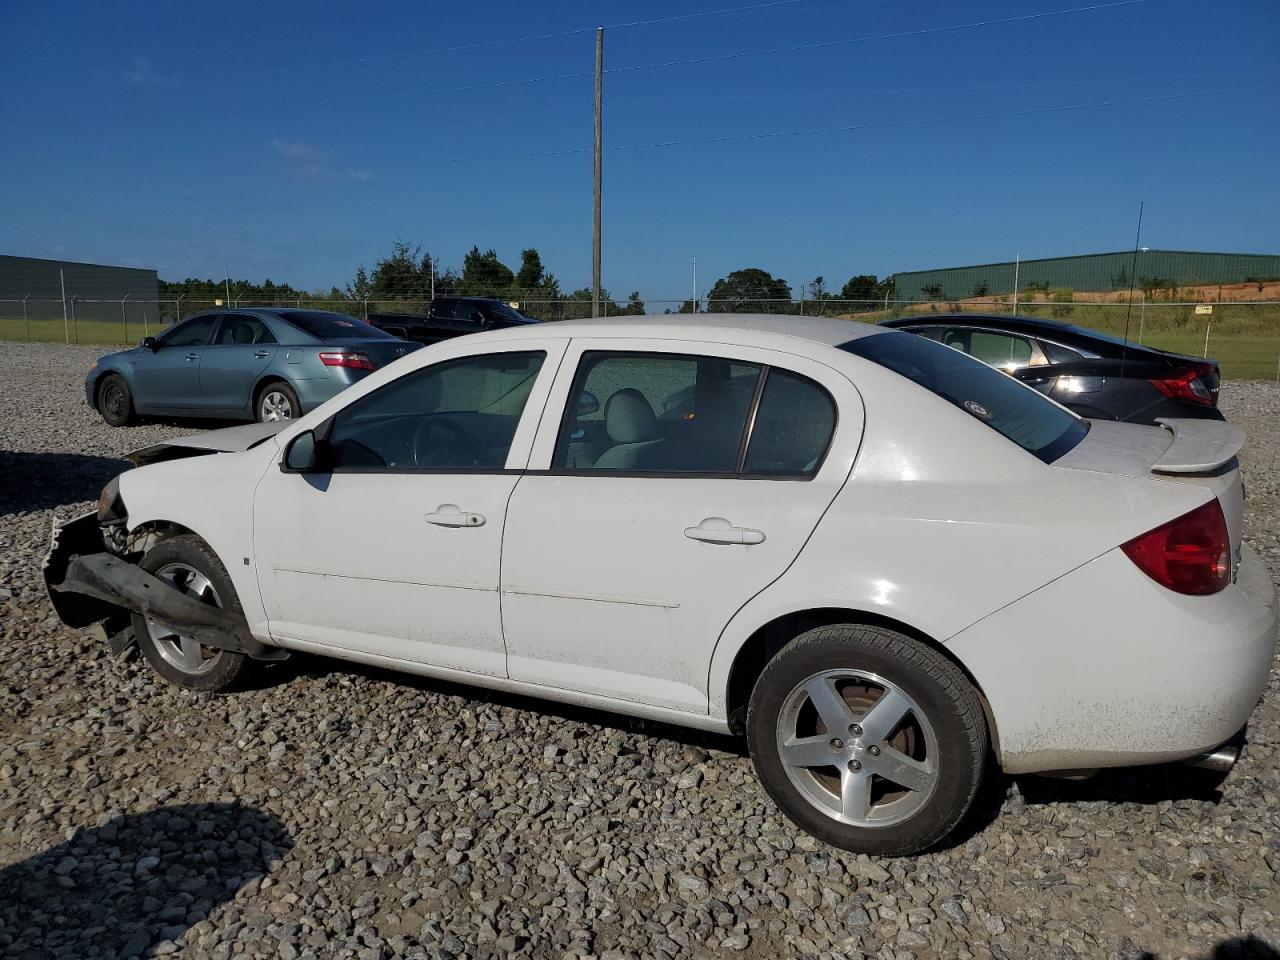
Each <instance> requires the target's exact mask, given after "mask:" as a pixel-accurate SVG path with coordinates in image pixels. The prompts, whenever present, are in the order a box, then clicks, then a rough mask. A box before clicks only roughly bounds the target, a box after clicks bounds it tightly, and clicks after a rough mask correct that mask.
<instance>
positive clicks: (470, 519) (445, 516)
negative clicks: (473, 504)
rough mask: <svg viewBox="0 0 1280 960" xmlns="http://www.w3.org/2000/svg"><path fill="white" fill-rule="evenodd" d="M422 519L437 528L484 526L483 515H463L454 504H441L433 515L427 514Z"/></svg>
mask: <svg viewBox="0 0 1280 960" xmlns="http://www.w3.org/2000/svg"><path fill="white" fill-rule="evenodd" d="M423 519H424V520H426V521H427V523H434V524H435V525H436V526H437V527H483V526H484V514H482V513H465V512H464V511H462V510H459V509H458V505H457V504H456V503H442V504H440V506H438V507H436V510H435V513H428V514H427V515H426V516H425V517H423Z"/></svg>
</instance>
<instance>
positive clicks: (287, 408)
mask: <svg viewBox="0 0 1280 960" xmlns="http://www.w3.org/2000/svg"><path fill="white" fill-rule="evenodd" d="M253 409H254V414H255V416H256V417H257V419H258V421H259V422H260V423H270V422H274V421H276V420H295V419H297V418H298V417H300V416H302V404H300V403H299V402H298V395H297V394H296V393H295V392H294V390H293V387H291V386H289V385H288V384H287V383H285V382H284V381H283V380H274V381H272V382H271V383H268V384H267V385H266V386H264V387H263V388H262V389H261V390H259V391H258V399H257V400H256V401H254V404H253Z"/></svg>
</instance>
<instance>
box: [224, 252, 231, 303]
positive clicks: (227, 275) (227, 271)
mask: <svg viewBox="0 0 1280 960" xmlns="http://www.w3.org/2000/svg"><path fill="white" fill-rule="evenodd" d="M222 276H223V278H224V279H225V280H226V281H227V299H226V300H224V301H223V302H224V303H225V304H226V305H227V306H228V307H229V306H231V268H230V267H229V266H227V265H226V264H225V263H224V264H223V265H222Z"/></svg>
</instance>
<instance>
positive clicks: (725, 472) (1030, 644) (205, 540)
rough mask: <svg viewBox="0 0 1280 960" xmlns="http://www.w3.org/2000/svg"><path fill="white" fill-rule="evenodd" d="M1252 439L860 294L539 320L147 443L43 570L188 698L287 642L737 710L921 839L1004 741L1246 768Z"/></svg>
mask: <svg viewBox="0 0 1280 960" xmlns="http://www.w3.org/2000/svg"><path fill="white" fill-rule="evenodd" d="M1242 442H1243V435H1242V434H1241V432H1240V431H1239V430H1238V429H1237V428H1235V427H1234V426H1232V425H1230V424H1226V423H1220V422H1215V421H1206V420H1194V421H1192V420H1187V421H1167V422H1166V423H1165V424H1164V425H1163V426H1154V427H1153V426H1138V425H1132V424H1123V423H1108V422H1092V423H1091V422H1089V421H1086V420H1082V419H1080V418H1079V417H1077V416H1075V415H1074V414H1072V413H1071V412H1069V411H1067V410H1066V409H1064V408H1062V407H1060V406H1058V405H1057V404H1056V403H1054V402H1053V401H1051V400H1048V399H1046V398H1045V397H1043V396H1041V395H1040V394H1038V393H1036V392H1035V391H1034V390H1031V389H1029V388H1027V387H1025V386H1023V385H1022V384H1020V383H1018V382H1016V381H1014V380H1012V379H1011V378H1009V377H1006V376H1005V375H1004V374H1002V373H999V372H997V371H995V370H992V369H991V368H989V367H987V366H985V365H984V364H982V363H980V362H978V361H976V360H973V359H971V358H969V357H966V356H964V355H962V354H960V353H958V352H956V351H954V350H951V349H948V348H947V347H944V346H941V345H940V344H937V343H933V342H931V341H929V340H926V339H923V338H920V337H915V336H912V335H910V334H907V333H901V332H896V331H890V330H885V329H883V328H875V327H869V326H864V325H862V324H857V323H849V322H847V321H839V320H816V319H804V318H796V317H756V316H715V315H712V316H706V317H697V318H693V319H690V318H681V319H680V320H678V321H667V320H663V319H662V318H657V317H641V318H634V319H628V320H609V321H605V322H581V323H561V324H554V325H539V326H536V327H529V328H515V329H510V330H503V331H499V332H494V333H483V334H476V335H474V336H469V337H466V338H464V339H461V340H454V341H450V342H447V343H443V344H439V345H437V346H434V347H431V348H429V349H425V350H422V351H420V352H417V353H415V354H412V355H411V356H408V357H405V358H404V359H402V360H399V361H397V362H395V363H393V364H391V365H390V366H388V367H386V368H384V369H381V370H378V371H376V372H374V373H373V374H371V375H370V376H369V377H367V378H366V379H364V380H363V381H361V382H360V383H358V384H356V385H354V386H353V387H351V388H350V389H348V390H346V391H345V392H343V393H342V394H340V395H338V396H337V397H335V398H334V399H332V400H330V401H328V402H327V403H325V404H324V405H323V406H321V407H319V408H318V409H316V410H314V411H312V412H311V413H309V414H307V415H306V416H304V417H302V418H301V419H300V420H296V421H293V422H290V423H286V424H263V425H256V426H249V427H236V428H232V429H230V430H223V431H216V432H213V433H207V434H203V435H201V436H198V437H192V438H187V439H185V440H179V441H174V442H172V443H170V444H162V445H160V446H158V447H153V448H150V449H149V450H146V451H142V452H141V454H140V455H139V456H138V458H137V459H138V461H139V462H141V463H142V464H143V465H142V466H139V467H138V468H137V469H134V470H130V471H128V472H126V473H124V474H123V475H121V476H120V477H118V478H117V479H116V480H113V481H112V482H111V483H110V484H109V485H108V486H107V488H106V489H105V490H103V493H102V498H101V501H100V503H99V507H98V511H97V514H96V515H91V516H86V517H83V518H81V519H79V520H75V521H72V522H71V523H69V524H66V525H64V526H62V527H61V528H60V529H58V530H56V531H55V538H54V547H53V549H52V551H51V553H50V556H49V559H48V562H47V565H46V579H47V581H48V583H49V586H50V596H51V598H52V601H53V604H54V606H55V608H56V609H57V611H58V613H59V615H60V616H61V617H62V619H63V620H64V621H65V622H66V623H68V624H70V625H72V626H76V627H83V628H91V627H93V625H95V624H100V625H101V626H100V629H101V630H103V631H104V632H105V634H106V635H107V637H108V639H109V641H110V642H111V643H112V644H113V646H114V647H115V648H116V649H117V650H120V649H124V648H125V647H126V646H128V645H129V644H130V643H132V642H134V641H135V640H136V643H137V644H138V646H139V647H140V648H141V651H142V653H143V654H144V655H145V656H146V658H147V659H148V660H149V661H150V663H151V664H152V666H154V668H155V669H156V671H157V672H158V673H159V674H161V675H162V676H163V677H164V678H165V679H167V680H169V681H171V682H173V683H177V684H180V685H182V686H185V687H189V688H192V689H196V690H206V691H214V690H222V689H226V688H228V687H231V686H232V685H233V684H234V683H235V682H236V681H237V679H238V678H240V677H241V675H242V674H243V672H244V671H245V670H246V669H248V668H251V667H252V666H253V664H254V662H255V661H258V660H271V659H276V658H279V657H283V656H286V655H287V652H288V651H292V650H297V651H306V652H309V653H316V654H323V655H328V656H334V657H342V658H347V659H350V660H357V661H361V662H364V663H370V664H377V665H381V666H386V667H392V668H395V669H400V670H405V671H409V672H414V673H421V674H427V675H431V676H438V677H445V678H449V679H453V680H462V681H466V682H470V683H474V684H477V685H480V686H485V687H492V688H498V689H503V690H513V691H518V692H520V693H525V694H534V695H538V696H543V697H547V698H552V699H557V700H563V701H568V702H572V703H577V704H584V705H589V706H593V707H598V708H602V709H607V710H613V711H617V712H621V713H627V714H632V715H635V716H640V717H648V718H653V719H657V720H664V721H669V722H673V723H677V724H685V725H688V726H692V727H698V728H701V729H705V730H714V731H725V732H735V733H740V734H745V735H746V737H747V739H748V742H749V745H750V749H751V754H752V757H753V759H754V762H755V765H756V768H757V770H758V771H759V775H760V779H761V781H762V783H763V784H764V787H765V789H766V790H767V791H768V792H769V794H770V795H771V796H772V797H773V798H774V800H776V802H777V803H778V805H779V806H780V807H781V808H782V809H783V810H784V811H785V812H786V814H787V815H788V816H790V817H791V818H792V819H793V820H794V821H795V822H796V823H797V824H799V825H800V826H802V827H803V828H804V829H806V830H808V831H810V832H811V833H813V834H814V835H816V836H818V837H820V838H822V839H824V840H826V841H829V842H831V843H833V844H837V845H839V846H841V847H845V848H847V849H850V850H857V851H866V852H871V853H880V854H904V853H910V852H913V851H918V850H921V849H924V848H926V847H929V846H931V845H933V844H935V843H938V842H939V841H941V840H942V839H943V838H945V837H946V836H947V835H948V834H949V833H950V832H951V831H952V830H953V829H954V828H955V827H956V825H957V824H958V823H959V821H960V820H961V818H962V817H963V816H964V814H965V812H966V810H967V809H968V808H969V806H970V804H971V802H972V800H973V797H974V795H975V793H976V791H977V789H978V785H979V783H980V781H981V779H982V777H983V775H984V771H986V770H987V769H988V768H989V767H990V766H991V765H992V764H998V765H999V766H1000V767H1002V768H1003V769H1004V770H1006V771H1009V772H1012V773H1024V772H1046V771H1061V770H1068V769H1070V770H1081V769H1090V768H1098V767H1113V766H1124V765H1133V764H1150V763H1160V762H1165V761H1172V760H1182V759H1188V758H1190V759H1192V760H1193V761H1195V762H1200V763H1207V764H1216V765H1218V766H1219V767H1229V765H1230V763H1231V762H1232V761H1233V759H1234V756H1235V749H1236V748H1235V747H1234V746H1233V745H1230V742H1231V741H1232V740H1233V738H1236V737H1237V735H1238V733H1239V732H1240V731H1241V729H1242V728H1243V726H1244V724H1245V722H1246V720H1247V719H1248V717H1249V714H1250V712H1251V711H1252V710H1253V708H1254V706H1255V704H1256V703H1257V701H1258V698H1259V696H1260V695H1261V693H1262V690H1263V687H1264V686H1265V684H1266V681H1267V676H1268V671H1269V669H1270V667H1271V663H1272V657H1273V653H1274V644H1275V629H1276V611H1275V602H1274V593H1273V588H1272V583H1271V578H1270V576H1269V574H1268V572H1267V570H1266V569H1265V568H1264V566H1263V565H1262V563H1261V562H1260V561H1259V560H1258V558H1257V557H1256V556H1255V554H1254V553H1253V552H1252V551H1251V550H1250V549H1249V548H1248V547H1247V546H1246V545H1244V544H1243V542H1242V539H1241V513H1242V509H1243V491H1242V486H1241V481H1240V475H1239V470H1238V465H1237V462H1236V459H1235V455H1236V452H1237V450H1238V449H1239V448H1240V446H1241V444H1242ZM1224 745H1225V746H1224ZM1220 748H1221V749H1220Z"/></svg>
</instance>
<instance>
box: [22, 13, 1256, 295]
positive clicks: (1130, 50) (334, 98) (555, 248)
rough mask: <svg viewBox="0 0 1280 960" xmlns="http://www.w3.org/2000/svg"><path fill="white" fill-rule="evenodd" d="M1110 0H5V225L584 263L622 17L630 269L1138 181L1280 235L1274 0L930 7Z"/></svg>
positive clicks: (1193, 211) (281, 263)
mask: <svg viewBox="0 0 1280 960" xmlns="http://www.w3.org/2000/svg"><path fill="white" fill-rule="evenodd" d="M1099 2H1100V3H1106V2H1107V0H1099ZM1087 5H1090V4H1089V3H1088V2H1087V0H1056V2H1055V0H992V2H980V3H979V2H974V3H956V2H945V0H873V2H867V0H861V2H860V0H795V2H782V3H773V4H769V5H763V4H761V3H758V2H756V3H753V2H751V0H694V2H691V3H685V4H681V3H676V2H671V0H661V2H651V3H646V4H644V5H639V4H622V3H614V2H597V3H586V2H565V3H540V4H531V3H527V2H525V3H516V2H501V3H482V2H472V3H469V4H442V3H422V2H417V3H415V2H382V3H379V2H374V3H364V4H353V3H339V2H335V0H317V2H312V3H308V4H284V3H272V2H269V0H265V2H264V0H258V2H255V3H246V2H240V0H226V2H221V3H218V4H201V5H196V4H188V3H172V2H170V3H159V2H156V3H140V2H128V0H113V2H111V3H100V2H93V3H90V2H79V3H72V2H58V0H42V2H31V0H6V2H5V3H4V4H3V5H0V75H2V76H3V83H2V85H0V130H3V131H4V149H3V150H0V252H3V253H10V254H20V255H27V256H39V257H54V258H67V259H76V260H90V261H97V262H106V263H120V264H128V265H137V266H148V267H155V268H157V269H158V270H159V271H160V275H161V276H162V277H165V278H167V279H181V278H182V277H185V276H188V275H196V276H221V273H222V270H223V267H224V264H225V265H227V266H229V268H230V271H231V274H232V276H233V277H247V278H250V279H255V280H260V279H262V278H264V277H268V276H269V277H270V278H271V279H273V280H276V281H278V282H290V283H293V284H295V285H299V286H305V287H307V288H316V287H324V288H327V287H328V286H330V285H332V284H337V285H342V284H344V283H345V282H346V281H347V280H349V279H350V277H351V275H352V274H353V272H354V270H355V268H356V267H357V266H358V265H359V264H361V263H364V264H367V265H372V263H373V262H374V261H375V260H376V259H377V258H378V257H379V256H380V255H381V254H383V253H385V252H386V251H387V250H388V249H389V248H390V246H391V243H392V241H393V240H394V239H395V238H396V237H402V238H405V239H407V240H413V241H419V242H421V243H423V244H424V246H425V247H426V248H428V249H429V250H431V251H432V252H433V253H434V254H435V255H436V256H437V257H439V258H440V259H441V260H442V261H443V262H444V263H446V264H452V265H459V264H460V263H461V261H462V256H463V254H464V253H465V252H466V251H467V250H468V249H469V248H470V247H471V245H472V244H479V245H480V247H481V248H482V249H483V248H486V247H490V246H492V247H494V248H495V249H496V250H497V251H498V253H499V255H500V256H501V257H502V258H503V259H504V260H506V261H507V262H508V263H512V264H515V263H517V262H518V260H519V254H520V250H521V249H522V248H523V247H526V246H535V247H537V248H538V249H539V251H540V252H541V253H542V257H543V261H544V263H545V264H546V265H547V267H548V269H550V270H551V271H552V272H554V273H555V274H556V275H557V277H558V278H559V279H560V281H561V285H562V286H563V287H564V288H565V289H566V290H568V289H572V288H576V287H581V286H586V285H588V284H589V283H590V275H591V274H590V271H591V143H592V115H591V100H592V80H591V77H590V72H591V70H592V67H593V57H594V37H593V31H592V30H591V28H593V27H594V26H595V25H596V24H597V23H603V24H605V25H610V26H608V29H607V30H606V38H605V66H606V70H608V71H613V72H609V73H607V74H606V77H605V144H606V147H607V148H609V152H608V153H606V155H605V161H604V162H605V174H604V176H605V182H604V282H605V285H606V286H607V287H608V288H609V289H610V290H611V291H612V292H613V294H614V295H615V296H616V297H621V296H625V294H626V293H627V292H629V291H631V290H639V291H641V293H642V295H643V296H645V297H646V298H649V299H653V300H656V299H658V298H680V297H686V296H688V293H689V289H690V265H691V259H692V258H693V257H694V256H696V257H697V258H698V272H699V286H700V287H701V288H702V291H703V292H705V290H706V289H707V287H709V286H710V284H711V283H712V282H713V281H714V280H715V278H716V277H719V276H722V275H723V274H725V273H726V272H728V271H729V270H732V269H736V268H739V267H744V266H758V267H762V268H764V269H766V270H769V271H770V272H772V273H774V274H776V275H780V276H782V277H784V278H785V279H786V280H787V281H788V282H790V283H791V284H792V285H793V286H797V285H798V284H799V283H800V282H802V281H808V280H811V279H812V278H813V277H814V276H815V275H822V276H824V277H825V278H826V281H827V284H828V286H832V287H835V288H836V289H839V287H840V285H841V284H842V283H843V282H844V281H845V280H846V279H847V278H848V277H849V276H850V275H852V274H855V273H875V274H877V275H881V276H883V275H885V274H888V273H891V272H893V271H896V270H907V269H916V268H925V267H931V266H942V265H951V264H960V263H967V262H988V261H995V260H1003V259H1012V257H1013V256H1014V255H1015V253H1019V254H1021V255H1022V256H1023V257H1043V256H1054V255H1059V254H1069V253H1081V252H1090V251H1097V250H1115V249H1123V248H1125V247H1127V246H1129V245H1131V244H1132V242H1133V229H1134V223H1135V219H1136V214H1137V208H1138V203H1139V201H1145V202H1146V217H1145V221H1144V227H1143V243H1144V244H1145V245H1147V246H1151V247H1157V248H1169V249H1203V250H1229V251H1246V252H1271V253H1275V252H1280V176H1277V171H1280V123H1278V122H1277V121H1278V120H1280V109H1277V108H1278V106H1280V87H1278V86H1277V85H1280V61H1278V60H1277V58H1276V50H1277V47H1278V41H1280V4H1276V3H1275V2H1274V0H1221V2H1219V0H1141V2H1128V3H1125V4H1123V5H1118V6H1106V7H1104V8H1101V9H1094V10H1090V11H1085V12H1078V13H1072V14H1063V15H1055V16H1041V17H1038V18H1036V19H1018V20H1014V21H1011V22H1005V23H994V24H989V25H986V26H978V27H973V28H970V29H958V30H942V31H936V32H921V31H929V30H930V29H931V28H934V27H943V26H948V25H954V24H966V23H975V22H978V21H989V20H997V19H1001V18H1026V17H1030V16H1032V15H1035V14H1044V13H1049V12H1051V11H1058V10H1067V9H1072V8H1078V7H1083V6H1087ZM742 8H751V9H742ZM726 9H736V10H738V12H734V13H723V14H719V15H711V16H698V17H689V16H688V15H689V14H694V13H703V12H711V11H722V10H726ZM304 10H305V11H306V12H305V14H303V11H304ZM670 17H681V18H683V19H676V20H669V21H667V22H663V23H651V24H639V25H633V26H622V25H621V24H624V23H630V22H634V21H639V20H650V19H659V18H670ZM613 25H616V26H613ZM578 30H580V31H581V32H573V33H570V31H578ZM903 33H909V34H913V35H910V36H897V37H888V36H887V35H891V34H903ZM546 34H563V35H560V36H555V37H552V38H550V39H538V40H528V41H526V42H519V43H511V44H494V45H490V46H479V47H478V46H476V45H477V44H486V43H491V42H492V41H499V40H506V39H510V38H526V37H531V36H541V35H546ZM859 38H872V39H866V40H863V41H861V42H844V41H855V40H858V39H859ZM823 44H826V45H825V46H821V45H823ZM793 47H800V48H802V49H799V50H786V51H784V52H778V53H771V54H765V53H760V52H761V51H768V50H776V49H778V48H793ZM443 48H455V49H450V50H445V49H443ZM456 48H463V49H456ZM738 54H753V55H745V56H732V55H738ZM754 54H759V55H754ZM687 60H701V61H702V62H698V63H682V64H676V65H670V66H653V65H656V64H667V63H670V62H671V61H687ZM353 61H358V62H353ZM624 68H639V69H624ZM548 77H551V78H560V79H538V78H548ZM530 80H537V81H538V82H529V81H530ZM1259 87H1269V88H1268V89H1254V88H1259ZM466 88H469V89H466ZM431 91H436V92H431ZM1201 91H1235V92H1232V93H1226V94H1220V95H1214V96H1183V95H1185V94H1195V93H1198V92H1201ZM1152 98H1154V99H1152ZM1138 100H1145V101H1146V102H1125V103H1116V104H1112V105H1110V106H1099V107H1088V108H1081V109H1055V108H1062V107H1076V106H1077V105H1082V104H1097V103H1100V102H1103V101H1138ZM948 118H950V119H948ZM832 128H855V129H845V130H843V131H840V132H825V133H812V134H804V135H785V136H771V137H763V138H759V139H727V140H725V139H722V138H743V137H751V136H754V135H758V134H793V133H796V132H798V131H812V130H831V129H832ZM690 140H694V141H697V140H702V141H707V140H720V142H703V143H692V144H691V143H683V144H679V145H674V146H665V147H647V148H646V147H642V145H645V144H654V143H668V142H671V141H690ZM540 154H541V155H540ZM499 158H500V159H499Z"/></svg>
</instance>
